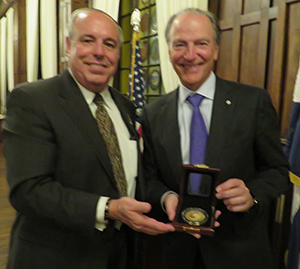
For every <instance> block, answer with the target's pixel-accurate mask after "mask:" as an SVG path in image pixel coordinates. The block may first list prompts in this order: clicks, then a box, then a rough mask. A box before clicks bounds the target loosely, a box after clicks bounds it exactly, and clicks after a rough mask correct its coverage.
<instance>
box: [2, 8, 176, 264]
mask: <svg viewBox="0 0 300 269" xmlns="http://www.w3.org/2000/svg"><path fill="white" fill-rule="evenodd" d="M121 45H122V31H121V29H120V27H119V26H118V25H117V23H116V22H115V21H114V20H113V19H112V18H111V17H110V16H109V15H107V14H106V13H104V12H102V11H99V10H92V9H80V10H76V11H75V12H74V13H73V15H72V25H71V28H70V33H69V37H68V39H67V56H68V57H69V68H68V70H66V71H65V72H64V73H63V74H62V75H60V76H57V77H54V78H51V79H47V80H44V81H37V82H33V83H30V84H24V85H20V86H18V87H16V89H14V90H13V91H12V93H11V94H10V96H9V101H8V103H7V116H6V120H5V123H4V128H3V136H4V154H5V157H6V160H7V179H8V183H9V187H10V201H11V204H12V205H13V207H14V208H15V209H16V211H17V216H16V220H15V223H14V225H13V229H12V234H11V245H10V253H9V258H8V268H10V269H12V268H16V269H20V268H22V269H26V268H28V269H37V268H38V269H41V268H43V269H47V268H49V269H54V268H55V269H58V268H61V269H66V268H78V269H79V268H81V269H87V268H88V269H92V268H95V269H96V268H97V269H99V268H109V269H118V268H134V265H133V264H132V263H133V262H134V257H133V256H132V253H131V251H132V250H135V248H137V247H138V246H139V245H137V244H138V241H136V240H135V235H136V233H135V232H134V231H133V230H136V231H140V232H145V233H148V234H158V233H163V232H168V231H173V230H174V227H173V226H171V225H170V224H165V223H160V222H157V221H156V220H154V219H151V218H149V217H147V216H146V215H144V213H148V212H149V211H150V209H151V206H150V205H149V204H148V203H144V202H139V201H137V200H135V198H134V197H136V198H137V199H139V200H143V199H144V193H145V191H144V189H143V188H144V186H143V181H142V180H143V179H142V177H141V167H140V154H139V148H138V143H137V141H138V135H137V133H136V131H135V127H134V122H135V109H134V106H133V104H132V103H131V102H130V101H129V100H128V99H127V98H126V97H124V96H123V95H122V94H120V93H119V92H118V91H116V90H115V89H113V88H111V87H109V86H108V85H107V84H108V81H109V79H110V78H111V77H112V76H113V75H114V73H115V71H116V69H117V65H118V60H119V57H120V48H121ZM96 96H97V97H96ZM95 98H98V99H99V98H100V103H99V102H98V101H97V102H96V103H95V102H94V99H95ZM103 100H104V101H103ZM101 113H103V114H105V116H104V117H106V118H105V119H103V118H101V117H102V116H101V115H102V114H101ZM100 114H101V115H100ZM104 122H105V123H108V124H110V125H109V130H108V127H107V126H104V128H103V127H102V124H104ZM107 131H108V132H109V133H107ZM107 134H108V135H107ZM113 134H114V139H113V138H112V137H113ZM106 139H108V140H106ZM110 140H111V141H112V142H113V143H110V142H111V141H110ZM115 145H118V147H114V146H115ZM112 147H113V149H112ZM116 156H118V159H117V160H116V159H115V157H116ZM120 182H121V183H120ZM122 184H123V185H122ZM122 192H124V194H122ZM123 196H124V197H123ZM129 227H130V228H129ZM129 252H130V254H131V256H130V259H128V256H129V255H128V254H129ZM129 264H130V265H129ZM138 268H141V267H138Z"/></svg>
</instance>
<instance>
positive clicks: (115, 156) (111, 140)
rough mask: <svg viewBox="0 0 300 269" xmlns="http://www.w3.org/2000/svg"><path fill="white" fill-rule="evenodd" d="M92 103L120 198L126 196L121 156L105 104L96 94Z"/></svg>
mask: <svg viewBox="0 0 300 269" xmlns="http://www.w3.org/2000/svg"><path fill="white" fill-rule="evenodd" d="M94 103H95V104H96V105H97V111H96V120H97V123H98V127H99V130H100V133H101V134H102V137H103V139H104V141H105V144H106V147H107V151H108V156H109V158H110V162H111V165H112V168H113V173H114V176H115V179H116V183H117V187H118V190H119V195H120V197H123V196H127V182H126V178H125V172H124V167H123V161H122V155H121V151H120V146H119V142H118V138H117V134H116V131H115V128H114V125H113V122H112V121H111V118H110V117H109V115H108V113H107V110H106V108H105V102H104V100H103V97H102V96H101V95H100V94H96V96H95V99H94Z"/></svg>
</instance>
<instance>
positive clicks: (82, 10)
mask: <svg viewBox="0 0 300 269" xmlns="http://www.w3.org/2000/svg"><path fill="white" fill-rule="evenodd" d="M93 12H100V13H103V14H105V15H106V16H107V17H109V18H111V19H112V20H113V21H114V22H115V24H116V26H117V27H118V31H119V41H120V47H122V45H123V43H124V37H123V30H122V28H121V27H120V25H119V24H118V22H117V21H116V20H115V19H114V18H113V17H111V16H110V15H108V14H107V13H106V12H104V11H102V10H99V9H94V8H88V7H84V8H79V9H76V10H74V11H73V12H72V15H71V22H70V25H69V27H68V37H69V38H70V40H73V37H74V24H75V22H76V20H77V18H78V16H79V15H80V14H82V13H83V14H90V13H93Z"/></svg>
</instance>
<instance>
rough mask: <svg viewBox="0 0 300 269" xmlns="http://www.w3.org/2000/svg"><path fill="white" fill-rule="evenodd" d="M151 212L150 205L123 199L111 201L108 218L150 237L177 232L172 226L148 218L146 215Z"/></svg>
mask: <svg viewBox="0 0 300 269" xmlns="http://www.w3.org/2000/svg"><path fill="white" fill-rule="evenodd" d="M150 210H151V205H150V204H149V203H145V202H139V201H137V200H135V199H134V198H131V197H122V198H120V199H112V200H110V202H109V215H108V218H110V219H114V220H119V221H121V222H123V223H125V224H127V225H128V226H129V227H131V228H132V229H133V230H135V231H138V232H143V233H147V234H150V235H157V234H162V233H167V232H174V231H175V228H174V227H173V226H172V225H171V224H166V223H163V222H159V221H157V220H155V219H152V218H149V217H148V216H146V215H145V213H149V212H150Z"/></svg>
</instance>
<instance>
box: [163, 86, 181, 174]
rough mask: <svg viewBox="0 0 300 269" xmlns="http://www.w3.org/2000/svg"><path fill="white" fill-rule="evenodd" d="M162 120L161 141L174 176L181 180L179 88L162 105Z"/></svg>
mask: <svg viewBox="0 0 300 269" xmlns="http://www.w3.org/2000/svg"><path fill="white" fill-rule="evenodd" d="M160 115H161V117H160V120H161V121H162V122H161V124H160V126H162V130H161V141H162V145H163V146H164V148H165V152H166V154H167V155H168V157H167V158H166V159H167V160H168V162H169V163H168V165H169V167H170V169H171V170H172V172H173V175H174V178H176V180H177V179H178V180H179V176H180V171H181V165H182V156H181V147H180V144H181V142H180V132H179V126H178V89H176V90H175V91H173V92H171V93H170V94H168V95H167V98H166V101H165V102H164V104H163V105H162V106H161V113H160Z"/></svg>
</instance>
